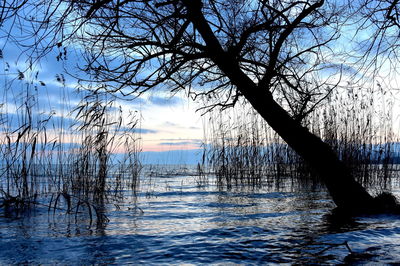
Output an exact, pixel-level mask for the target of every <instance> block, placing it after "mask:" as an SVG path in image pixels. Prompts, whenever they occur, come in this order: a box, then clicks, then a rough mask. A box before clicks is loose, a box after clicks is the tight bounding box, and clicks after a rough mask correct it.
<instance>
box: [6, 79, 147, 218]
mask: <svg viewBox="0 0 400 266" xmlns="http://www.w3.org/2000/svg"><path fill="white" fill-rule="evenodd" d="M56 79H57V81H59V83H60V84H59V86H58V89H59V90H60V95H59V97H58V99H57V100H58V103H57V104H56V105H57V106H58V107H57V108H56V109H53V108H49V107H51V105H50V103H49V107H47V108H46V107H44V106H43V96H44V95H46V92H48V89H47V87H46V84H45V83H44V82H43V81H39V80H38V79H37V75H36V77H25V76H24V74H22V73H20V74H19V77H18V80H9V79H7V77H6V78H4V90H3V97H2V102H3V103H2V104H1V105H0V108H1V109H0V158H2V160H1V168H0V199H1V200H2V201H1V202H2V203H1V205H2V206H3V207H5V208H6V209H15V210H18V211H20V210H23V209H27V208H29V207H31V206H32V205H35V204H46V205H47V206H48V207H49V210H50V209H52V210H56V209H60V208H62V209H64V210H65V211H66V212H68V213H75V214H76V213H79V212H80V211H82V210H83V209H86V210H87V212H88V213H89V214H90V218H91V217H92V213H96V214H97V218H99V219H98V220H101V219H103V218H104V215H103V214H102V213H101V208H102V205H103V204H104V201H105V200H106V199H107V197H109V195H112V194H113V193H109V192H110V191H112V192H116V191H118V190H122V189H123V187H124V186H125V185H129V186H130V187H131V188H134V189H136V187H137V185H138V182H139V181H138V180H139V179H138V178H139V173H140V170H141V164H140V160H139V154H140V151H141V147H140V142H139V141H138V139H139V137H140V136H139V135H138V133H137V132H136V130H137V126H138V123H139V117H138V116H137V115H136V114H135V113H131V114H130V115H125V114H124V112H123V111H122V108H121V107H120V106H117V101H116V99H115V98H113V97H111V96H109V95H108V94H107V93H105V92H102V91H101V90H95V91H85V92H81V93H80V94H79V95H78V96H79V97H82V98H81V101H80V102H79V103H78V104H73V103H71V101H70V99H69V97H70V96H71V92H69V91H68V90H69V88H67V87H66V86H65V79H64V76H63V75H57V77H56ZM53 89H54V88H53ZM50 98H51V97H50V96H49V102H50V101H51V100H50ZM53 100H54V99H53ZM116 153H119V154H123V159H118V158H117V157H116V156H115V154H116ZM117 168H118V169H119V171H116V170H115V169H117ZM116 172H118V175H116V174H115V173H116ZM114 194H116V193H114ZM44 198H47V199H48V200H47V201H46V200H44Z"/></svg>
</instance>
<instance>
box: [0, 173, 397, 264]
mask: <svg viewBox="0 0 400 266" xmlns="http://www.w3.org/2000/svg"><path fill="white" fill-rule="evenodd" d="M141 182H142V183H141V189H140V193H138V197H137V198H135V197H133V196H132V195H131V194H132V192H130V191H126V193H125V197H124V198H125V200H124V201H123V202H120V203H119V204H114V203H110V204H107V205H106V208H107V216H108V218H109V222H107V223H104V224H103V225H98V226H96V224H94V225H90V221H89V219H88V217H87V216H86V218H85V217H81V216H79V217H78V218H76V217H75V215H65V214H64V212H62V211H57V212H55V213H54V214H53V213H52V212H50V214H49V213H48V210H47V207H45V206H38V207H37V208H36V209H35V210H34V211H31V212H29V213H26V214H25V215H22V216H19V217H13V216H9V215H7V214H6V213H4V212H3V211H1V213H0V264H1V265H4V264H5V265H7V264H33V265H38V264H45V265H46V264H72V265H76V264H77V265H91V264H124V265H125V264H143V265H151V264H153V265H163V264H165V265H166V264H196V265H198V264H206V265H209V264H216V265H218V264H220V265H226V264H228V265H229V264H231V265H232V264H243V265H251V264H253V265H260V264H261V265H262V264H268V265H270V264H274V263H276V264H282V263H287V264H311V263H315V264H340V263H355V264H357V263H360V264H365V263H371V264H374V263H377V262H378V263H388V264H389V263H400V247H399V245H398V244H399V243H400V220H399V217H398V216H388V215H386V216H373V217H362V218H357V219H354V220H352V221H342V222H340V223H339V222H332V219H331V218H330V216H329V213H330V210H331V209H332V208H333V206H334V205H333V204H332V202H331V201H330V199H329V197H328V195H327V194H326V193H325V192H323V191H321V192H318V191H317V192H307V193H306V192H271V191H270V190H263V189H258V190H253V191H251V190H249V189H237V190H230V191H227V190H225V191H219V190H218V189H217V187H216V186H215V185H213V182H212V180H210V185H208V186H203V187H199V186H198V185H197V183H196V177H193V176H185V175H183V176H168V175H166V176H162V177H155V176H153V177H151V178H150V177H145V178H143V180H142V181H141ZM395 193H396V194H397V195H400V193H399V191H395ZM345 241H347V243H348V245H349V247H350V249H351V250H352V252H353V253H351V252H350V251H349V249H348V248H347V247H346V246H345V245H344V244H343V243H344V242H345Z"/></svg>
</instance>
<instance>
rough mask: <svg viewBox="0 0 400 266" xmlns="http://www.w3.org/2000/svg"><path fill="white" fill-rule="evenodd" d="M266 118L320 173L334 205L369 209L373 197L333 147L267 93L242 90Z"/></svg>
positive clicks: (352, 208) (354, 208) (353, 208)
mask: <svg viewBox="0 0 400 266" xmlns="http://www.w3.org/2000/svg"><path fill="white" fill-rule="evenodd" d="M241 91H242V92H243V94H244V95H245V97H246V98H247V100H248V101H249V102H250V104H251V105H252V106H253V107H254V108H255V109H256V110H257V111H258V113H259V114H260V115H261V116H262V117H263V118H264V119H265V121H266V122H267V123H268V124H269V125H270V126H271V127H272V128H273V129H274V130H275V131H276V132H277V133H278V134H279V135H280V136H281V137H282V139H283V140H284V141H285V142H286V143H287V144H288V145H289V146H290V147H291V148H293V150H295V151H296V152H297V153H298V154H299V155H300V156H301V157H302V158H303V159H304V160H305V161H306V162H307V163H308V164H309V165H310V166H311V167H312V169H314V170H315V171H316V172H317V174H318V175H319V176H320V178H321V180H322V181H323V182H324V183H325V185H326V187H327V189H328V191H329V193H330V195H331V197H332V199H333V201H334V202H335V204H336V205H337V206H338V207H340V208H343V209H350V210H359V211H362V210H363V209H367V208H371V207H372V205H373V198H372V196H371V195H370V194H368V192H367V191H366V190H365V188H364V187H362V186H361V185H360V184H359V183H358V182H357V181H356V180H355V179H354V176H352V175H351V173H350V170H349V169H348V168H347V167H346V166H345V164H344V163H343V162H342V161H340V160H339V158H338V155H337V154H335V152H334V151H333V150H332V148H331V147H330V146H329V145H328V144H326V143H325V142H323V141H322V139H321V138H319V137H317V136H316V135H314V134H312V133H311V132H310V131H309V130H308V129H307V128H305V127H303V126H302V125H301V124H300V122H298V121H296V120H294V119H293V118H292V117H291V116H290V115H289V114H288V113H287V112H286V111H285V110H284V109H283V108H282V107H281V106H280V105H279V104H278V103H277V102H276V101H275V100H274V99H273V98H272V95H271V94H270V93H265V92H264V93H262V92H260V93H255V92H256V90H251V91H249V90H248V89H247V88H244V89H242V90H241Z"/></svg>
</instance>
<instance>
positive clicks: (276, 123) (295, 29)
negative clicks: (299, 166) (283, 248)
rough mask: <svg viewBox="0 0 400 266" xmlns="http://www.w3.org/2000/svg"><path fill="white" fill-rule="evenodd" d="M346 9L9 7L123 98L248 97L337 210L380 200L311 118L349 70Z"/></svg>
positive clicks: (220, 100) (230, 0)
mask: <svg viewBox="0 0 400 266" xmlns="http://www.w3.org/2000/svg"><path fill="white" fill-rule="evenodd" d="M371 2H372V1H371ZM367 7H368V8H369V7H370V5H369V2H368V3H367V2H362V3H361V4H359V5H358V6H357V7H354V8H358V11H359V10H363V11H364V12H365V13H364V16H363V17H360V19H361V20H362V19H364V20H365V21H372V22H373V23H379V21H373V20H371V18H373V17H374V16H373V14H376V12H378V11H377V10H378V9H374V10H372V11H371V10H368V9H367ZM347 8H348V5H343V6H340V5H335V4H334V3H329V2H327V3H325V2H324V1H323V0H320V1H312V0H309V1H291V0H272V1H264V0H260V1H255V0H247V1H246V0H227V1H217V0H208V1H206V0H204V1H201V0H154V1H150V0H115V1H111V0H97V1H92V0H90V1H89V0H86V1H72V0H71V1H68V0H65V1H62V0H58V1H56V0H53V1H43V2H30V1H26V2H23V3H21V4H18V3H17V2H11V3H9V4H8V5H6V6H4V7H3V10H5V11H7V12H5V14H6V13H8V14H9V13H10V12H12V14H13V16H16V17H19V18H20V20H21V21H22V20H23V21H24V22H23V23H22V24H24V25H26V24H28V22H29V25H30V26H31V27H32V31H31V32H30V33H29V34H33V35H35V36H40V37H37V38H35V39H34V40H33V42H32V43H30V44H29V43H27V41H26V40H24V41H19V43H20V44H21V43H23V42H25V45H26V46H28V47H31V49H30V50H29V51H31V56H34V55H37V56H38V57H41V56H43V54H45V53H46V52H47V51H49V50H51V49H52V48H56V49H59V50H60V56H59V57H58V59H59V60H62V59H63V58H64V57H65V56H66V50H63V48H64V47H71V46H73V47H75V49H76V50H78V51H79V52H80V53H81V55H82V56H83V57H84V59H85V64H84V65H81V67H82V70H83V71H84V72H85V73H86V74H87V75H88V77H89V78H88V79H87V81H90V82H95V83H96V84H98V88H99V89H107V90H108V91H109V92H111V93H115V94H120V95H122V96H128V95H133V96H138V95H140V94H142V93H144V92H146V91H148V90H151V89H157V88H168V89H169V90H170V91H172V92H175V91H178V90H185V91H187V92H188V94H189V95H192V96H193V98H195V99H197V98H201V97H203V98H206V99H207V100H208V102H209V103H210V105H209V106H205V108H216V107H220V108H222V109H224V108H228V107H233V106H235V104H236V103H237V102H238V101H241V100H243V99H245V100H246V101H247V102H248V103H250V104H251V105H252V106H253V107H254V109H255V110H257V112H258V113H259V114H260V115H261V116H262V117H263V119H264V120H265V121H266V122H267V123H268V124H269V125H270V126H271V127H272V128H273V129H274V130H275V131H276V132H277V133H278V134H279V135H280V136H281V137H282V139H283V140H285V141H286V142H287V144H288V145H289V146H290V147H292V148H293V149H294V150H295V151H296V152H297V153H298V154H299V155H300V156H301V157H302V158H303V159H304V160H305V161H306V162H308V163H309V164H310V166H311V167H312V168H313V169H314V170H315V171H316V173H318V174H319V175H320V177H321V179H322V180H323V181H324V183H325V184H326V186H327V189H328V190H329V192H330V194H331V196H332V198H333V200H334V202H335V203H336V205H337V206H338V207H340V208H343V209H346V210H350V211H360V212H363V211H367V210H372V209H373V210H377V209H379V208H381V207H382V204H381V201H379V200H375V199H374V198H373V197H372V196H371V195H369V194H368V193H367V191H366V190H365V189H364V188H363V187H362V186H361V185H360V184H359V183H357V182H356V181H355V179H354V177H353V176H352V175H351V173H350V171H349V170H348V169H347V168H346V166H345V165H344V164H343V163H342V162H341V161H340V160H339V158H338V156H337V155H336V154H335V153H334V152H333V151H332V149H331V148H330V147H329V145H327V144H326V143H324V142H323V141H322V140H321V139H320V138H319V137H317V136H315V135H313V134H312V133H310V132H309V130H308V129H307V127H306V125H304V123H303V119H304V118H305V117H306V116H307V115H308V114H309V113H311V112H312V111H313V110H314V109H315V108H316V107H317V106H318V105H319V104H320V103H321V102H324V101H326V99H327V98H328V97H329V95H330V94H331V92H332V91H333V90H334V89H335V88H336V86H338V84H339V83H340V81H341V78H342V74H343V73H342V68H341V67H340V66H337V65H335V64H332V63H331V59H332V57H333V56H336V54H335V53H336V52H335V51H334V49H333V46H334V45H335V44H337V42H338V38H339V36H340V33H341V32H340V31H341V27H342V26H343V23H345V21H346V20H348V19H349V18H348V16H347V15H348V14H349V13H348V12H347V11H346V9H347ZM387 8H388V9H387V12H386V18H385V20H384V24H382V25H383V26H382V27H383V28H384V27H386V25H387V24H385V23H390V25H392V26H398V25H399V24H398V18H397V2H396V1H393V2H390V3H389V5H387ZM21 10H24V11H25V12H20V11H21ZM374 12H375V13H374ZM379 12H380V11H379ZM346 14H347V15H346ZM0 16H1V17H3V18H5V17H9V15H0ZM18 21H19V20H18ZM379 34H381V35H380V36H387V33H386V32H384V31H380V32H377V36H378V35H379ZM377 39H378V38H376V40H377ZM28 42H29V41H28ZM43 43H45V44H43ZM371 45H372V46H371V47H375V44H371ZM371 49H372V48H371Z"/></svg>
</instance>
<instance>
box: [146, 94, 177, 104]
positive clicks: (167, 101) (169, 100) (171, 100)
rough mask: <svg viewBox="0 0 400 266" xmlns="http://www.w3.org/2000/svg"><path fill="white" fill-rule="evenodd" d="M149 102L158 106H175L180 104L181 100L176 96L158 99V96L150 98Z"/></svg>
mask: <svg viewBox="0 0 400 266" xmlns="http://www.w3.org/2000/svg"><path fill="white" fill-rule="evenodd" d="M148 100H149V102H150V103H151V104H154V105H160V106H175V105H178V104H180V103H182V99H181V98H179V97H178V96H175V97H159V96H151V97H150V98H149V99H148Z"/></svg>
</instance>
